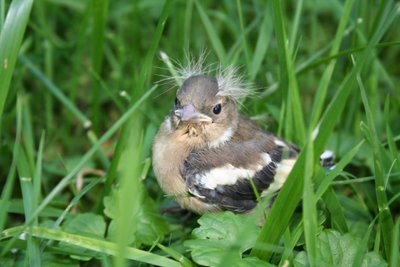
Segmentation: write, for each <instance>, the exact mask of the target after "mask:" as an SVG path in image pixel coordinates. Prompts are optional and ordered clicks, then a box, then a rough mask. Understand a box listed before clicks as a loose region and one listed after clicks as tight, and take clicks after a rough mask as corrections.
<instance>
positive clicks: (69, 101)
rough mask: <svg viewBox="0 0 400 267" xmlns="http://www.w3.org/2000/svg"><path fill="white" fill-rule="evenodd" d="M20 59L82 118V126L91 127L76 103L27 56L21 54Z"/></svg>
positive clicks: (76, 115)
mask: <svg viewBox="0 0 400 267" xmlns="http://www.w3.org/2000/svg"><path fill="white" fill-rule="evenodd" d="M20 60H21V61H22V62H23V63H24V64H25V66H26V67H27V68H28V69H29V70H30V71H31V72H32V73H33V74H34V75H35V76H36V77H37V78H38V79H39V80H40V81H41V82H42V83H43V84H44V85H45V86H46V88H47V90H49V92H50V93H51V94H53V95H54V96H55V97H56V98H57V99H58V100H59V101H60V102H61V103H62V104H63V105H64V106H65V107H66V108H67V109H68V110H69V111H71V113H72V114H74V115H75V117H76V118H77V119H79V120H80V122H81V123H82V126H83V127H84V128H85V129H87V128H90V126H91V125H92V122H91V121H90V120H89V119H88V118H87V117H86V115H85V114H83V113H82V112H81V111H80V110H79V109H78V108H77V107H76V105H75V104H74V103H72V102H71V100H69V99H68V98H67V97H66V96H65V95H64V93H63V92H62V91H61V89H60V88H58V87H57V86H56V85H55V84H54V83H53V82H52V81H50V80H49V79H47V77H46V75H44V73H43V72H41V71H40V70H39V69H38V68H37V67H36V66H35V65H34V64H33V63H32V62H31V61H30V60H29V59H28V58H27V57H25V56H21V57H20Z"/></svg>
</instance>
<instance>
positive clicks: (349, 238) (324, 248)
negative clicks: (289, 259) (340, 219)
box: [293, 230, 387, 267]
mask: <svg viewBox="0 0 400 267" xmlns="http://www.w3.org/2000/svg"><path fill="white" fill-rule="evenodd" d="M361 242H362V239H361V238H358V237H356V236H354V235H352V234H349V233H347V234H344V235H341V234H340V233H339V232H337V231H334V230H325V231H323V232H322V233H321V234H320V235H319V236H318V238H317V248H318V249H317V258H316V262H317V263H318V266H320V267H333V266H352V265H353V263H354V260H355V257H356V254H357V249H358V248H359V246H361ZM293 265H294V266H295V267H300V266H309V261H308V258H307V254H306V253H305V252H304V251H302V252H300V253H299V254H297V255H296V257H295V259H294V262H293ZM362 266H363V267H370V266H374V267H385V266H387V263H386V262H385V261H384V260H383V259H382V258H381V257H380V256H379V255H378V254H377V253H375V252H367V253H365V254H364V256H363V261H362Z"/></svg>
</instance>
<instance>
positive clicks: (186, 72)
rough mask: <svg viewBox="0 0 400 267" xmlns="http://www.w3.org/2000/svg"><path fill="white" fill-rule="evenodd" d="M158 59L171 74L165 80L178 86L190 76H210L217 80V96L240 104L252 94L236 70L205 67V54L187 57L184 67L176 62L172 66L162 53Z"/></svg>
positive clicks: (214, 65) (212, 65) (211, 66)
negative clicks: (172, 81) (174, 82)
mask: <svg viewBox="0 0 400 267" xmlns="http://www.w3.org/2000/svg"><path fill="white" fill-rule="evenodd" d="M160 57H161V59H162V60H163V61H164V62H165V63H166V65H167V67H168V69H169V70H170V72H171V74H172V76H171V77H168V78H167V79H168V80H175V81H176V82H177V83H178V85H179V86H181V85H182V84H183V82H184V81H185V80H186V79H188V78H190V77H192V76H197V75H210V76H214V77H215V78H216V79H217V82H218V88H219V92H218V95H219V96H225V97H229V98H231V99H233V100H234V101H236V102H241V100H243V99H244V98H245V97H246V96H249V95H251V93H252V87H251V86H250V85H249V84H246V83H245V82H244V78H243V76H242V75H240V74H239V71H238V68H236V67H232V66H229V67H222V66H221V65H219V64H218V65H217V64H210V65H206V64H205V59H206V57H207V55H206V54H205V53H202V54H201V55H200V56H199V57H198V59H193V57H192V56H190V55H188V56H187V57H186V59H187V60H186V61H187V64H186V65H185V66H183V65H182V64H180V63H178V62H175V63H174V64H172V63H171V60H170V59H169V57H168V55H167V54H165V53H164V52H160Z"/></svg>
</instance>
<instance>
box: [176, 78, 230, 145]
mask: <svg viewBox="0 0 400 267" xmlns="http://www.w3.org/2000/svg"><path fill="white" fill-rule="evenodd" d="M223 89H224V88H221V84H220V83H219V81H218V79H217V78H215V77H212V76H208V75H193V76H190V77H188V78H187V79H186V80H184V82H183V84H182V86H181V88H180V89H179V90H178V92H177V94H176V99H175V104H174V106H173V108H172V111H171V114H170V116H171V122H172V124H173V127H174V128H175V129H176V130H178V131H180V132H181V133H182V134H183V135H187V137H188V138H191V139H192V140H197V141H196V142H204V143H206V144H207V145H208V146H210V147H216V146H218V145H220V144H221V143H224V142H226V141H227V140H229V139H230V137H231V136H232V135H233V133H234V132H235V130H236V127H237V120H238V111H237V103H236V101H235V99H234V98H232V97H231V96H230V95H227V94H224V92H225V91H224V90H223Z"/></svg>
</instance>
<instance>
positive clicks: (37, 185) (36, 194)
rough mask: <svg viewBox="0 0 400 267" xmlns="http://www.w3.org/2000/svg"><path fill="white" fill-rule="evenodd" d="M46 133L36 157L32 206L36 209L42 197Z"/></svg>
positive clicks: (41, 139) (43, 135) (42, 137)
mask: <svg viewBox="0 0 400 267" xmlns="http://www.w3.org/2000/svg"><path fill="white" fill-rule="evenodd" d="M44 140H45V133H44V132H43V133H42V136H41V138H40V143H39V150H38V153H37V158H36V166H35V174H34V176H33V199H32V208H33V209H36V208H37V206H38V204H39V203H40V199H41V186H42V162H43V149H44Z"/></svg>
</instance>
